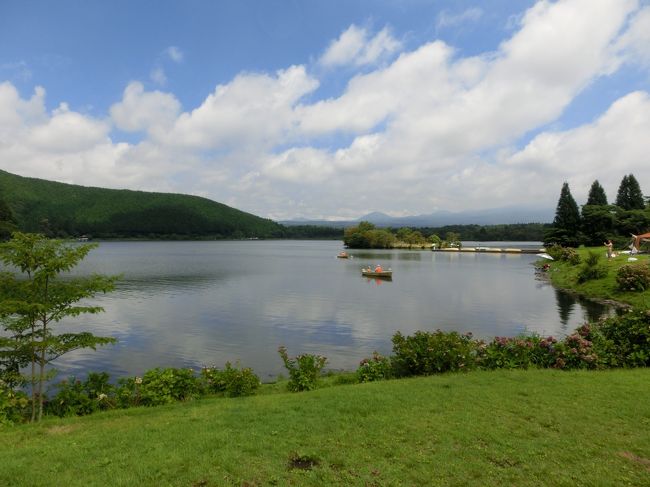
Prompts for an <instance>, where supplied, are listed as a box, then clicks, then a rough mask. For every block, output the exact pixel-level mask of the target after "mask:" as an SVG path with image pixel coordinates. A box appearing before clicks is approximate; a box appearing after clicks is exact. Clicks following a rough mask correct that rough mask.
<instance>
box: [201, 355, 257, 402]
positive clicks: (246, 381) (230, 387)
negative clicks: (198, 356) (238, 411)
mask: <svg viewBox="0 0 650 487" xmlns="http://www.w3.org/2000/svg"><path fill="white" fill-rule="evenodd" d="M201 378H202V380H203V382H204V385H205V389H206V390H208V391H210V392H213V393H223V394H224V395H225V396H226V397H239V396H250V395H252V394H254V393H255V390H256V389H257V388H258V387H259V386H260V384H261V382H260V378H259V377H258V376H257V375H255V374H254V373H253V369H251V368H250V367H244V368H239V367H233V366H232V365H231V364H230V362H226V366H225V368H224V369H223V370H219V369H217V368H216V367H204V368H203V369H202V370H201Z"/></svg>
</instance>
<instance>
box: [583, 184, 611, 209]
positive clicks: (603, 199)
mask: <svg viewBox="0 0 650 487" xmlns="http://www.w3.org/2000/svg"><path fill="white" fill-rule="evenodd" d="M586 205H587V206H589V205H594V206H605V205H607V195H606V194H605V189H604V188H603V187H602V186H601V185H600V183H599V182H598V180H595V181H594V182H593V183H592V184H591V188H590V189H589V196H588V197H587V203H586Z"/></svg>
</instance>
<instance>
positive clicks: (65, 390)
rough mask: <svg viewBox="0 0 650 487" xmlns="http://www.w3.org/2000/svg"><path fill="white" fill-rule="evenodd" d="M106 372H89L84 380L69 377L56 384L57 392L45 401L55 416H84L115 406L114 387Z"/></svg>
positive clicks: (47, 409)
mask: <svg viewBox="0 0 650 487" xmlns="http://www.w3.org/2000/svg"><path fill="white" fill-rule="evenodd" d="M109 380H110V377H109V375H108V374H107V373H106V372H99V373H97V372H91V373H90V374H88V377H87V378H86V380H85V381H81V380H78V379H76V378H74V377H71V378H70V379H68V380H62V381H61V382H59V383H58V384H56V386H55V387H56V389H58V392H57V393H56V395H55V396H54V397H52V399H50V400H49V401H47V403H46V409H45V410H46V412H47V413H48V414H53V415H55V416H60V417H63V416H85V415H87V414H92V413H94V412H96V411H100V410H105V409H112V408H114V407H115V397H114V391H115V388H114V386H113V385H111V384H110V382H109Z"/></svg>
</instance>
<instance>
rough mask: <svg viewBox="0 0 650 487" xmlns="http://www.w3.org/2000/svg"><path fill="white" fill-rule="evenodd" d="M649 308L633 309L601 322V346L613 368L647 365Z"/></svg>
mask: <svg viewBox="0 0 650 487" xmlns="http://www.w3.org/2000/svg"><path fill="white" fill-rule="evenodd" d="M648 313H649V312H648V311H643V310H632V311H629V312H627V313H625V314H623V315H622V316H615V317H612V318H607V319H605V320H603V321H601V322H600V323H599V324H598V325H597V331H598V333H599V335H601V337H602V338H601V341H600V347H599V348H600V349H601V350H602V353H603V354H604V355H606V359H607V362H608V364H609V365H611V366H613V367H644V366H645V367H647V366H650V315H649V314H648Z"/></svg>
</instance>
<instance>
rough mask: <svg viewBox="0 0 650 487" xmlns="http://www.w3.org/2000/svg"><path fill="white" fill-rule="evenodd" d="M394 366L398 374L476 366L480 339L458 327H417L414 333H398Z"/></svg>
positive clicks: (395, 343)
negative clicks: (426, 330) (420, 329)
mask: <svg viewBox="0 0 650 487" xmlns="http://www.w3.org/2000/svg"><path fill="white" fill-rule="evenodd" d="M392 341H393V352H394V356H393V359H392V361H393V370H394V371H395V374H396V375H398V376H409V375H429V374H437V373H440V372H449V371H457V370H469V369H472V368H474V367H475V366H476V353H477V346H478V342H476V341H474V340H472V334H471V333H467V334H464V335H461V334H459V333H457V332H455V331H451V332H447V333H445V332H442V331H440V330H437V331H435V332H433V333H430V332H424V331H416V332H415V334H414V335H413V336H406V337H405V336H403V335H402V334H401V333H400V332H397V333H395V335H393V338H392Z"/></svg>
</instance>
